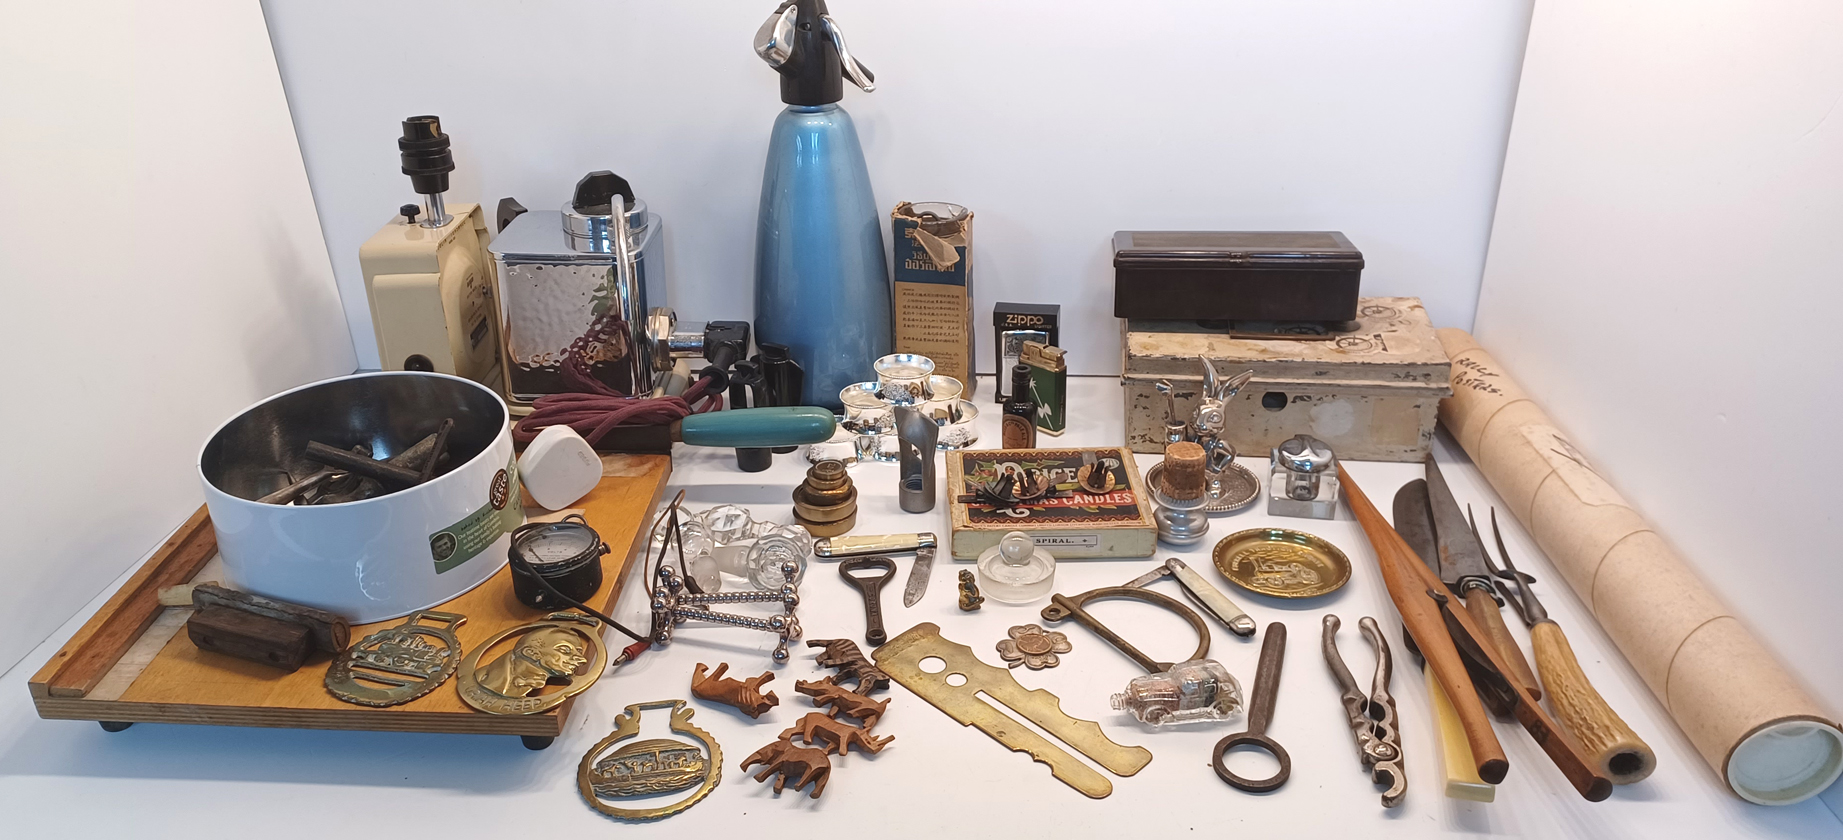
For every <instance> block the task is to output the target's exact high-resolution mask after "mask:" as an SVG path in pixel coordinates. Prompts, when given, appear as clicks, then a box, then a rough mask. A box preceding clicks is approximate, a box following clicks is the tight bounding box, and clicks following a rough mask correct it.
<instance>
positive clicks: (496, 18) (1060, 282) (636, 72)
mask: <svg viewBox="0 0 1843 840" xmlns="http://www.w3.org/2000/svg"><path fill="white" fill-rule="evenodd" d="M830 5H831V9H832V13H833V15H834V17H836V18H837V19H838V20H839V22H840V23H841V25H842V26H843V28H844V30H845V32H846V33H847V34H848V35H849V38H850V44H851V48H852V51H853V53H855V54H857V55H859V56H861V57H862V59H863V61H864V62H865V63H866V64H868V65H869V66H870V68H871V69H872V70H873V71H874V72H875V73H876V74H877V82H878V89H877V91H876V92H875V93H872V94H863V93H861V92H857V91H855V89H853V90H850V91H847V93H846V96H845V101H844V106H845V107H846V108H847V109H848V110H849V111H850V112H851V114H852V116H853V117H854V118H855V119H856V121H857V125H858V130H859V132H860V133H861V136H862V138H863V141H864V146H865V153H866V155H867V156H868V158H869V161H870V171H871V179H872V181H873V183H874V184H875V187H876V192H877V202H878V204H879V205H881V206H882V207H883V208H885V209H886V210H887V209H888V208H891V207H894V206H895V204H896V203H897V202H898V201H900V200H946V201H955V202H959V203H962V204H965V205H967V206H969V207H971V208H972V209H973V210H974V212H975V213H976V214H977V220H976V222H975V224H974V250H975V253H974V257H973V266H974V272H975V283H976V285H977V287H978V288H977V295H976V296H977V298H978V315H977V320H978V321H979V322H980V323H982V324H989V323H990V314H989V313H990V311H991V305H992V304H993V303H994V302H996V301H999V300H1014V301H1042V302H1060V303H1061V304H1062V306H1063V317H1064V319H1065V323H1066V324H1067V325H1068V326H1067V327H1065V329H1064V333H1063V334H1064V336H1065V338H1064V343H1065V344H1067V345H1068V346H1069V347H1070V348H1071V350H1072V361H1073V366H1074V369H1075V371H1076V372H1078V373H1113V372H1117V371H1118V370H1119V369H1120V368H1119V366H1120V360H1119V322H1117V321H1116V320H1114V318H1113V311H1112V306H1113V300H1112V296H1113V291H1112V290H1113V280H1112V277H1113V274H1112V267H1111V252H1110V250H1109V247H1108V241H1109V237H1110V235H1111V234H1112V232H1113V231H1115V230H1119V229H1134V228H1136V229H1148V228H1149V229H1161V228H1176V229H1242V230H1246V229H1257V230H1258V229H1337V230H1342V231H1344V232H1345V233H1347V234H1349V235H1350V238H1351V240H1352V241H1354V242H1355V243H1356V244H1357V246H1358V247H1360V248H1361V249H1362V250H1363V253H1364V256H1365V257H1366V258H1367V260H1368V264H1369V268H1368V269H1367V270H1366V271H1365V275H1364V284H1363V285H1364V290H1365V293H1367V294H1372V295H1384V294H1411V295H1419V296H1421V297H1423V298H1425V299H1426V301H1427V304H1428V309H1429V311H1430V312H1431V313H1432V315H1433V317H1434V320H1435V321H1436V322H1437V323H1440V324H1442V325H1455V326H1467V325H1469V324H1470V323H1471V319H1472V311H1473V307H1474V303H1475V300H1476V294H1477V287H1478V279H1479V275H1480V271H1481V270H1482V266H1483V261H1484V251H1485V241H1486V237H1487V235H1488V233H1489V227H1490V219H1491V207H1492V202H1493V200H1494V196H1495V194H1496V190H1497V181H1498V173H1499V169H1500V166H1501V162H1502V155H1503V149H1504V141H1505V136H1506V133H1507V131H1508V125H1509V115H1510V109H1511V103H1512V100H1513V98H1514V94H1515V90H1516V82H1517V71H1518V65H1519V61H1520V60H1521V56H1522V49H1523V38H1524V32H1525V28H1526V26H1527V22H1528V14H1529V7H1530V0H1510V2H1492V3H1479V2H1473V0H1399V2H1391V3H1373V2H1359V0H1341V1H1340V0H1309V1H1308V2H1286V3H1274V2H1254V0H1198V1H1197V2H1189V1H1187V0H1145V2H1139V3H1131V4H1120V3H1109V2H1101V1H1100V0H1060V1H1059V2H1052V1H1051V0H1008V1H1007V2H1003V3H992V2H977V0H937V2H931V3H925V4H917V3H890V2H868V1H867V0H837V2H834V3H831V4H830ZM263 6H264V8H265V9H266V11H267V13H268V20H269V29H270V32H271V35H272V36H273V39H274V42H275V49H276V54H277V57H278V59H279V61H280V62H281V68H282V77H283V79H284V81H285V82H286V85H287V92H288V99H289V104H290V106H291V107H292V110H293V113H294V118H295V123H296V126H297V129H298V131H299V133H300V137H301V147H302V151H303V153H304V155H305V156H306V160H307V169H308V174H309V176H310V178H311V180H312V183H313V190H314V197H315V199H316V202H317V204H318V207H319V213H320V219H321V222H322V224H323V225H324V227H325V230H326V237H327V247H328V251H329V252H330V254H331V255H332V259H333V265H334V269H335V271H336V273H337V274H338V276H339V282H340V289H341V290H342V293H343V294H342V296H343V298H344V301H345V307H346V314H347V316H348V318H349V319H350V321H351V324H352V335H353V341H354V344H355V345H356V346H357V349H358V355H359V359H360V362H361V363H362V364H365V365H376V364H377V357H376V350H375V348H374V346H373V341H372V337H371V336H372V333H371V326H370V323H371V322H370V313H369V311H368V310H367V308H366V306H365V297H364V294H363V284H362V279H361V276H360V274H359V269H358V256H357V252H358V246H359V244H360V243H361V242H363V241H364V240H365V239H366V238H368V237H369V236H370V235H371V234H372V233H373V232H375V231H376V229H377V227H378V226H379V225H381V224H383V223H384V221H385V220H386V219H388V218H389V217H390V215H391V213H392V212H394V211H395V209H396V208H397V206H398V205H400V204H403V203H405V202H407V201H414V200H415V196H414V195H413V194H412V193H411V192H410V188H409V183H408V179H407V178H405V177H404V176H403V175H401V174H399V171H398V163H397V150H396V145H395V139H396V137H397V135H398V132H399V122H400V121H401V120H402V119H403V118H404V117H407V116H410V115H413V114H422V113H433V114H437V115H440V116H441V117H442V122H443V126H444V128H445V130H446V131H448V133H449V134H450V135H452V136H453V138H454V150H455V158H456V164H457V166H458V169H457V171H456V172H455V174H454V179H453V180H454V188H453V191H452V192H451V193H450V199H451V200H458V201H476V200H484V201H485V202H486V203H488V204H489V205H491V204H493V203H496V202H497V201H498V200H499V199H500V198H501V197H503V196H507V195H512V196H516V197H518V198H519V199H520V200H521V201H522V202H523V203H524V204H525V206H527V207H532V208H545V209H549V208H554V207H557V206H559V205H561V204H562V203H563V202H564V200H565V199H566V198H567V197H568V195H569V191H570V189H571V187H572V186H573V185H574V184H575V182H576V180H577V179H578V178H580V177H581V176H582V174H583V173H585V172H587V171H589V170H591V169H597V168H611V169H614V170H615V171H617V172H620V173H621V174H623V175H625V176H627V177H628V178H629V179H630V180H631V181H632V182H633V184H634V188H635V190H636V191H638V192H639V193H640V195H641V197H642V198H644V199H646V201H647V203H648V204H649V205H650V206H651V207H652V208H653V209H654V210H655V211H657V212H659V213H662V214H663V215H664V216H665V218H666V240H665V241H666V246H667V255H666V256H667V258H666V265H667V270H668V273H669V275H670V277H671V282H672V284H673V286H674V300H673V304H674V306H676V307H677V309H678V310H679V315H680V317H681V318H684V319H689V320H707V319H712V318H747V317H749V316H750V314H751V306H752V303H751V295H750V288H751V286H750V284H751V266H752V265H753V262H752V254H753V248H754V235H755V234H754V224H755V213H756V204H757V201H758V197H759V193H760V189H761V175H762V164H763V160H764V155H765V154H766V150H767V139H768V128H769V125H770V124H771V123H772V122H773V120H774V116H775V114H776V113H777V112H779V110H780V109H781V108H782V107H783V106H782V105H781V104H780V97H779V94H778V86H777V82H776V79H777V77H776V75H775V74H774V72H773V71H771V70H770V69H769V68H768V67H767V66H766V65H764V64H763V63H762V62H761V60H760V59H758V58H756V57H755V55H754V54H753V53H752V52H751V50H750V40H751V38H752V36H753V35H754V32H755V29H756V27H757V26H759V25H760V24H761V22H762V21H763V20H765V19H766V18H767V16H768V14H769V13H770V12H771V11H773V9H774V6H775V3H774V2H772V0H700V2H694V3H667V2H657V0H602V2H595V3H560V2H543V1H542V0H540V2H526V3H506V2H503V1H502V0H455V1H454V2H443V3H438V4H431V3H428V2H402V0H264V3H263ZM884 235H885V237H887V236H888V229H887V224H885V230H884ZM980 332H981V338H982V339H985V338H988V337H989V329H982V330H981V331H980ZM979 358H980V360H981V361H982V362H983V363H984V364H986V365H989V364H990V349H989V348H985V349H982V350H981V351H980V355H979Z"/></svg>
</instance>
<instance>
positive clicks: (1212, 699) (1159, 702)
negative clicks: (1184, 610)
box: [1113, 659, 1241, 726]
mask: <svg viewBox="0 0 1843 840" xmlns="http://www.w3.org/2000/svg"><path fill="white" fill-rule="evenodd" d="M1113 707H1114V708H1115V709H1119V710H1121V711H1125V712H1131V713H1132V715H1133V717H1136V718H1138V719H1139V722H1140V723H1149V724H1151V725H1153V726H1162V725H1164V724H1167V723H1191V722H1195V721H1207V720H1228V719H1229V718H1231V717H1234V715H1235V713H1236V712H1239V711H1241V683H1238V682H1236V681H1235V676H1234V675H1233V674H1230V673H1229V669H1227V668H1224V667H1222V663H1220V662H1217V661H1216V660H1214V659H1192V660H1190V661H1189V662H1179V663H1178V664H1176V665H1173V666H1171V670H1169V671H1161V672H1159V673H1156V674H1149V675H1147V676H1143V677H1134V678H1133V679H1132V681H1130V682H1128V683H1127V684H1126V690H1125V691H1122V692H1120V693H1119V694H1115V695H1114V696H1113Z"/></svg>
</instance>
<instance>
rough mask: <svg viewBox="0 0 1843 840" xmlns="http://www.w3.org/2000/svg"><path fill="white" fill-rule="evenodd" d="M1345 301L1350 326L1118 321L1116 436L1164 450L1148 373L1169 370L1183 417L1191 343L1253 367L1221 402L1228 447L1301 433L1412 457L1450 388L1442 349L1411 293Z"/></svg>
mask: <svg viewBox="0 0 1843 840" xmlns="http://www.w3.org/2000/svg"><path fill="white" fill-rule="evenodd" d="M1357 311H1358V314H1357V318H1358V323H1359V327H1358V329H1357V330H1356V331H1354V332H1350V333H1347V334H1343V335H1340V336H1339V337H1337V338H1334V339H1328V340H1314V341H1298V340H1287V339H1244V338H1230V337H1229V336H1228V334H1227V333H1226V332H1225V331H1223V330H1208V329H1204V328H1203V327H1200V326H1198V325H1197V324H1196V323H1195V322H1191V321H1127V322H1126V326H1125V330H1126V335H1125V340H1124V341H1123V342H1122V346H1123V347H1124V348H1125V356H1126V359H1125V364H1124V367H1123V370H1124V371H1125V373H1124V374H1122V376H1121V385H1122V388H1123V390H1124V391H1125V396H1126V442H1127V446H1129V447H1130V448H1131V449H1132V450H1133V451H1134V452H1163V451H1164V448H1165V446H1164V421H1165V397H1164V395H1163V394H1160V393H1158V391H1157V389H1156V388H1154V384H1155V383H1156V382H1157V381H1158V380H1160V379H1169V380H1170V381H1171V384H1172V386H1173V392H1174V393H1175V394H1176V396H1177V404H1178V416H1179V418H1181V419H1189V417H1190V413H1191V411H1192V410H1193V409H1194V408H1195V407H1196V404H1197V399H1198V396H1199V394H1200V393H1201V391H1202V390H1203V364H1202V363H1201V362H1199V361H1198V360H1197V359H1198V356H1199V355H1203V356H1208V357H1209V358H1210V359H1211V360H1212V361H1214V362H1215V364H1216V369H1217V371H1218V372H1220V373H1221V374H1222V375H1224V376H1232V375H1234V374H1237V373H1240V372H1241V371H1244V370H1250V369H1252V370H1253V371H1254V381H1253V382H1250V383H1249V384H1248V386H1247V387H1246V388H1243V389H1242V391H1241V393H1240V394H1239V395H1237V396H1236V397H1235V399H1233V400H1231V401H1230V402H1229V405H1228V428H1227V430H1226V432H1225V433H1224V437H1226V438H1227V439H1228V440H1229V442H1230V443H1231V444H1233V445H1234V446H1235V449H1236V451H1237V452H1238V453H1239V454H1242V455H1252V456H1265V455H1266V454H1267V453H1268V450H1270V449H1271V448H1273V447H1274V446H1276V445H1278V444H1279V443H1280V442H1281V441H1284V440H1286V439H1287V438H1290V437H1292V436H1293V435H1296V434H1301V433H1304V434H1309V435H1312V436H1313V437H1316V438H1318V439H1319V440H1322V441H1324V442H1326V443H1328V444H1330V445H1331V449H1332V451H1333V452H1335V453H1337V456H1338V457H1339V458H1349V459H1351V460H1357V461H1419V460H1421V459H1422V458H1423V457H1425V456H1426V455H1427V451H1428V448H1429V446H1431V445H1432V442H1433V428H1434V423H1435V420H1436V418H1435V412H1436V410H1437V409H1438V408H1439V405H1440V399H1441V398H1442V397H1446V396H1449V395H1451V394H1452V387H1451V386H1450V384H1449V378H1448V374H1449V371H1450V369H1451V367H1452V365H1451V363H1450V362H1449V361H1448V360H1447V357H1446V351H1445V350H1444V349H1442V348H1441V346H1440V341H1439V339H1438V338H1436V337H1435V336H1434V331H1433V325H1432V324H1431V323H1430V322H1429V321H1428V320H1427V310H1426V309H1424V308H1423V307H1422V306H1421V301H1420V298H1411V297H1378V298H1363V299H1362V300H1361V301H1360V303H1359V304H1358V307H1357Z"/></svg>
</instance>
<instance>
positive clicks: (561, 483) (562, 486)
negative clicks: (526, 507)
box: [518, 426, 602, 510]
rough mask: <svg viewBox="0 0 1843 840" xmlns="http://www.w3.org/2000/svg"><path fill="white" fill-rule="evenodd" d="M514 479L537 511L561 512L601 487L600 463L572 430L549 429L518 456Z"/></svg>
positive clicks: (566, 428)
mask: <svg viewBox="0 0 1843 840" xmlns="http://www.w3.org/2000/svg"><path fill="white" fill-rule="evenodd" d="M518 477H519V478H520V479H522V480H523V481H524V482H525V489H526V490H527V491H529V492H530V493H531V501H533V502H536V503H537V505H538V507H541V508H544V509H545V510H562V509H564V508H566V507H569V506H570V505H572V504H575V502H576V500H577V499H580V498H582V497H584V496H587V495H589V491H590V490H594V489H595V485H597V484H600V483H601V480H602V459H601V456H599V455H596V454H595V447H593V446H590V445H589V442H588V441H586V440H583V439H582V435H579V434H577V433H576V430H575V429H572V428H570V427H568V426H550V427H547V428H545V429H544V431H541V432H538V436H537V437H536V438H533V439H532V441H531V443H530V444H527V445H526V446H525V452H524V454H522V455H520V456H518Z"/></svg>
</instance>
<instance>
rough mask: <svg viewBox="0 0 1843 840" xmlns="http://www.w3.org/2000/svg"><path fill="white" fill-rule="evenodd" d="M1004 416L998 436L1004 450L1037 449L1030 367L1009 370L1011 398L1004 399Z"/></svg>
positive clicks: (1035, 407) (1017, 366)
mask: <svg viewBox="0 0 1843 840" xmlns="http://www.w3.org/2000/svg"><path fill="white" fill-rule="evenodd" d="M1004 411H1005V416H1004V419H1003V424H1004V425H1003V426H1002V427H1001V431H1000V434H999V439H1000V442H1001V443H1002V444H1003V446H1004V448H1006V449H1035V448H1036V447H1037V401H1036V400H1035V399H1033V398H1032V397H1031V393H1030V366H1029V365H1014V366H1012V368H1011V396H1009V397H1006V398H1005V409H1004Z"/></svg>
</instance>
